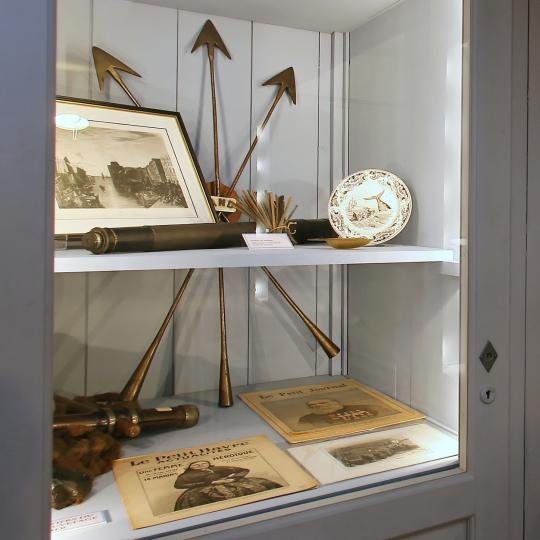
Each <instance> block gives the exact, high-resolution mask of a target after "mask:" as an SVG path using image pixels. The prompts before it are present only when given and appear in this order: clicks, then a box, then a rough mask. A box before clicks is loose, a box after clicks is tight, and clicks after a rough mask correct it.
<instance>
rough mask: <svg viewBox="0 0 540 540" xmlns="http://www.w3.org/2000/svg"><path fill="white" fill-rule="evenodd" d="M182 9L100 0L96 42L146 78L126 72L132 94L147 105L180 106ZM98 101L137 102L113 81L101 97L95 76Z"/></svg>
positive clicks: (96, 9) (94, 93) (97, 0)
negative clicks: (179, 13) (178, 41)
mask: <svg viewBox="0 0 540 540" xmlns="http://www.w3.org/2000/svg"><path fill="white" fill-rule="evenodd" d="M176 25H177V17H176V10H174V9H169V8H162V7H156V6H148V5H146V4H138V3H134V2H128V1H126V0H115V1H113V2H111V1H110V0H94V26H93V36H92V38H93V43H92V45H95V46H97V47H100V48H102V49H104V50H106V51H107V52H109V53H110V54H112V55H113V56H115V57H117V58H118V59H119V60H122V62H124V63H126V64H127V65H128V66H129V67H131V68H132V69H134V70H135V71H137V72H138V73H139V74H140V75H141V77H135V76H133V75H129V74H124V75H122V77H123V78H124V79H125V82H126V84H127V85H128V87H129V89H130V90H131V92H132V93H133V94H134V95H135V97H136V98H137V99H138V101H140V103H141V105H142V106H143V107H150V108H154V109H165V110H172V111H173V110H175V108H176V34H177V28H176ZM92 97H93V98H94V99H101V100H103V101H111V102H113V103H128V104H130V105H131V104H132V103H131V100H130V99H129V98H128V97H127V96H126V94H125V93H124V91H123V90H122V89H121V88H120V87H119V86H118V85H117V84H116V83H115V82H111V81H109V82H108V84H107V90H106V92H105V93H104V94H100V92H99V86H98V83H97V78H95V77H93V78H92Z"/></svg>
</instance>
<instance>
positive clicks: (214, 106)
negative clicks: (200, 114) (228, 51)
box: [208, 47, 221, 197]
mask: <svg viewBox="0 0 540 540" xmlns="http://www.w3.org/2000/svg"><path fill="white" fill-rule="evenodd" d="M208 60H209V62H210V87H211V90H212V123H213V128H214V176H215V180H216V191H217V193H216V194H217V196H218V197H219V196H220V195H221V175H220V172H219V134H218V115H217V99H216V67H215V64H214V47H208Z"/></svg>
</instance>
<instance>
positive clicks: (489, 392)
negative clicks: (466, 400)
mask: <svg viewBox="0 0 540 540" xmlns="http://www.w3.org/2000/svg"><path fill="white" fill-rule="evenodd" d="M480 399H481V400H482V402H483V403H486V404H487V405H489V404H490V403H493V402H494V401H495V389H494V388H492V387H487V388H484V389H483V390H482V392H480Z"/></svg>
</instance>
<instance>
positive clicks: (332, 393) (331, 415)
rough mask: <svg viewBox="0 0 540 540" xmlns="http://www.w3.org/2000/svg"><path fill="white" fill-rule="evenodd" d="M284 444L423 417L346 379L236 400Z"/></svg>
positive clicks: (360, 430) (351, 432) (250, 393)
mask: <svg viewBox="0 0 540 540" xmlns="http://www.w3.org/2000/svg"><path fill="white" fill-rule="evenodd" d="M240 398H241V399H242V400H244V401H245V402H246V403H247V405H249V406H250V407H251V408H252V409H253V410H254V411H255V412H256V413H257V414H259V415H260V416H261V417H262V418H264V420H266V421H267V422H268V423H269V424H270V425H271V426H272V427H273V428H274V429H275V430H276V431H278V433H280V434H281V435H282V436H283V437H285V439H286V440H287V441H288V442H290V443H299V442H308V441H316V440H322V439H330V438H332V437H339V436H342V435H350V434H353V433H362V432H365V431H370V430H373V429H380V428H383V427H387V426H392V425H396V424H401V423H403V422H411V421H413V420H421V419H423V418H425V415H424V414H422V413H421V412H419V411H415V410H414V409H411V408H410V407H407V406H406V405H403V404H402V403H400V402H399V401H396V400H395V399H392V398H390V397H388V396H385V395H384V394H381V393H380V392H377V391H376V390H373V389H372V388H369V387H367V386H364V385H362V384H360V383H359V382H356V381H354V380H352V379H347V380H341V381H336V382H329V383H323V384H312V385H306V386H297V387H294V388H281V389H277V390H268V391H263V390H262V391H259V392H249V393H244V394H240Z"/></svg>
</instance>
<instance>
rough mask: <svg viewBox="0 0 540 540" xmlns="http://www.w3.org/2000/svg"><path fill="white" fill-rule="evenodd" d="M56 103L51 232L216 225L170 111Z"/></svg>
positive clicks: (195, 166)
mask: <svg viewBox="0 0 540 540" xmlns="http://www.w3.org/2000/svg"><path fill="white" fill-rule="evenodd" d="M56 105H57V110H56V112H57V116H56V160H55V201H56V220H55V221H56V224H55V232H57V233H82V232H87V231H88V230H90V229H91V228H92V227H96V226H100V227H127V226H139V225H165V224H182V223H184V224H187V223H213V222H214V221H215V216H214V212H213V209H212V203H211V201H210V199H209V196H208V192H207V190H206V185H205V183H204V180H203V178H202V175H201V173H200V169H199V166H198V164H197V159H196V157H195V155H194V154H193V151H192V149H191V145H190V144H189V138H188V136H187V133H186V131H185V128H184V126H183V123H182V121H181V118H180V115H179V114H178V113H177V112H166V111H149V110H147V109H133V108H128V107H124V106H121V105H111V104H103V103H97V102H88V101H79V100H67V99H59V100H57V104H56ZM74 119H75V120H74Z"/></svg>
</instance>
